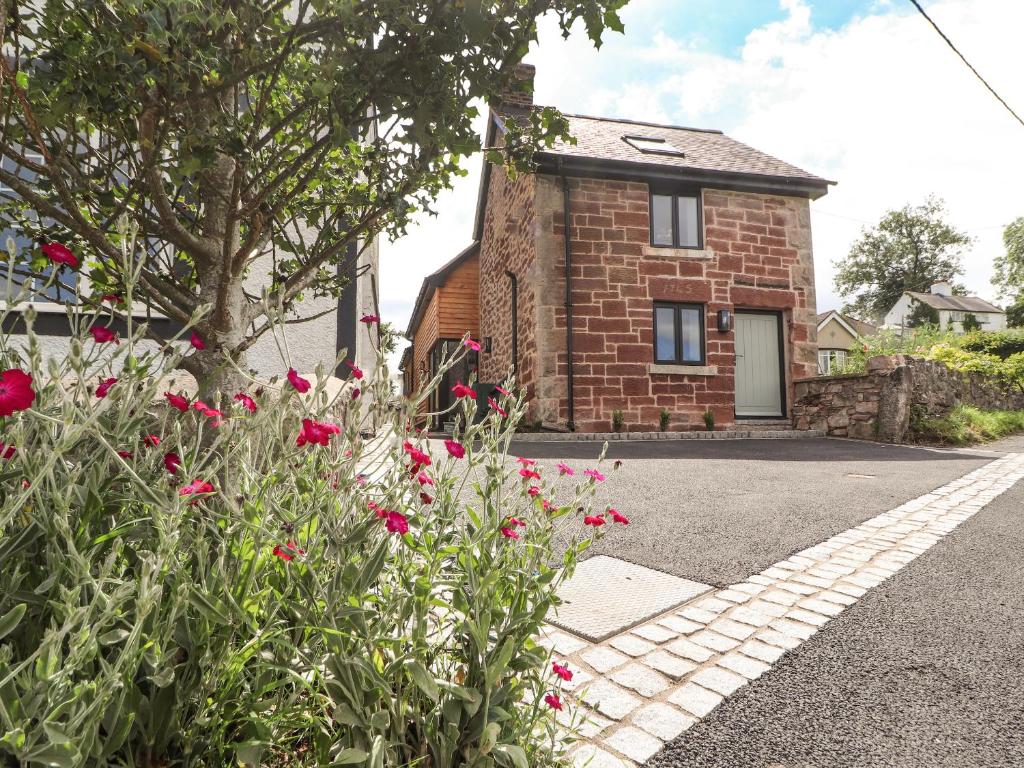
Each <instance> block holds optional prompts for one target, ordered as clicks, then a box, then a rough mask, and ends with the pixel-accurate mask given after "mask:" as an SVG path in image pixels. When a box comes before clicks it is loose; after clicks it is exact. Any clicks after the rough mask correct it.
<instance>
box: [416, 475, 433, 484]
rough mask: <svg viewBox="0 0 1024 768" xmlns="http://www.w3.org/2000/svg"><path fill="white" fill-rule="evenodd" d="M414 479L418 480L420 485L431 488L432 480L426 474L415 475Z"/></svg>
mask: <svg viewBox="0 0 1024 768" xmlns="http://www.w3.org/2000/svg"><path fill="white" fill-rule="evenodd" d="M416 479H417V480H419V483H420V485H430V486H433V484H434V479H433V478H432V477H431V476H430V475H428V474H427V473H426V472H420V473H419V474H418V475H416Z"/></svg>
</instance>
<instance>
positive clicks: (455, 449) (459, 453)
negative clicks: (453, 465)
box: [444, 440, 466, 459]
mask: <svg viewBox="0 0 1024 768" xmlns="http://www.w3.org/2000/svg"><path fill="white" fill-rule="evenodd" d="M444 447H445V448H447V449H448V453H449V454H450V455H452V456H454V457H455V458H456V459H461V458H462V457H463V456H465V455H466V449H465V448H464V447H463V446H462V445H460V444H459V443H457V442H455V441H454V440H445V441H444Z"/></svg>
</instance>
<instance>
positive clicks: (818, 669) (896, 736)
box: [648, 482, 1024, 768]
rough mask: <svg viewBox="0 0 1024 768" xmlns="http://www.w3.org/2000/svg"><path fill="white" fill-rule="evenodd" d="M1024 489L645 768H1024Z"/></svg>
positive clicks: (1001, 501)
mask: <svg viewBox="0 0 1024 768" xmlns="http://www.w3.org/2000/svg"><path fill="white" fill-rule="evenodd" d="M1022 574H1024V482H1021V483H1018V484H1017V485H1016V486H1015V487H1014V488H1013V489H1011V490H1010V491H1008V492H1006V493H1004V494H1003V495H1002V496H1000V497H999V498H998V499H996V501H994V502H993V503H992V504H991V505H989V506H988V507H987V508H985V509H984V510H982V511H981V512H980V513H979V514H978V515H976V516H975V517H974V518H972V519H971V520H969V521H968V522H966V523H964V524H963V525H962V526H961V527H960V528H958V529H957V530H956V531H955V532H953V534H951V535H950V536H949V537H948V538H947V539H945V540H944V541H942V542H940V543H939V544H937V545H936V546H935V547H933V548H932V549H931V550H929V551H928V552H927V553H925V554H924V555H922V556H921V557H919V558H918V559H917V560H915V561H913V562H912V563H911V564H910V565H908V566H907V567H906V568H905V569H904V570H903V571H901V572H900V573H898V574H897V575H896V576H894V577H893V578H891V579H889V580H888V581H886V582H884V583H883V584H882V585H881V586H879V587H877V588H875V589H873V590H870V591H869V592H868V593H867V595H866V596H865V597H864V598H863V599H862V600H861V602H859V603H858V604H857V605H855V606H854V607H853V608H851V609H849V610H847V611H846V612H845V613H843V614H841V615H840V616H839V617H838V618H836V619H834V620H833V621H831V622H830V623H829V624H827V625H826V627H825V628H824V629H823V630H822V631H820V632H819V633H818V634H816V635H814V636H813V637H812V638H811V639H810V640H808V641H807V642H806V643H804V644H803V645H802V646H800V647H799V648H798V649H796V651H793V652H791V653H789V654H787V655H786V656H785V657H783V659H782V660H781V661H780V662H779V663H778V664H777V666H776V667H775V668H774V669H772V670H771V671H769V672H767V673H766V674H765V675H764V676H763V677H761V678H760V679H758V680H757V681H755V682H753V683H751V684H750V685H748V686H746V687H745V688H743V689H741V690H740V691H739V692H737V693H736V694H735V695H734V696H733V697H732V698H730V699H729V700H727V701H726V702H725V703H724V704H722V705H721V706H720V707H719V708H718V709H717V710H715V711H714V712H713V713H712V714H711V715H709V716H708V717H707V718H706V719H704V720H703V721H701V722H700V723H698V724H697V725H695V726H693V727H692V728H691V729H690V730H689V731H687V732H686V733H684V734H683V735H682V736H681V737H680V738H679V739H677V740H676V741H674V742H672V743H670V744H669V745H668V746H667V747H666V749H665V750H663V751H662V752H661V753H659V754H658V755H656V756H655V757H654V758H652V759H651V761H650V762H649V763H648V765H649V766H650V767H651V768H1019V767H1020V766H1022V765H1024V726H1022V723H1024V687H1022V686H1021V684H1020V675H1021V670H1024V587H1022Z"/></svg>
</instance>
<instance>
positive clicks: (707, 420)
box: [704, 408, 715, 432]
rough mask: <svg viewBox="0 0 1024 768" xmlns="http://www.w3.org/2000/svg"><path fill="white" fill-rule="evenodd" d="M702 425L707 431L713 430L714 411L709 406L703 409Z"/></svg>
mask: <svg viewBox="0 0 1024 768" xmlns="http://www.w3.org/2000/svg"><path fill="white" fill-rule="evenodd" d="M704 426H705V427H706V428H707V430H708V432H714V430H715V413H714V411H712V410H711V409H710V408H708V409H707V410H706V411H704Z"/></svg>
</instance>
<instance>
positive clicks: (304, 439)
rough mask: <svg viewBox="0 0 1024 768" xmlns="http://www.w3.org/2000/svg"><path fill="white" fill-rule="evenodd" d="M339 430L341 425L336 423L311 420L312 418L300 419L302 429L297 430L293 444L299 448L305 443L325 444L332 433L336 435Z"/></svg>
mask: <svg viewBox="0 0 1024 768" xmlns="http://www.w3.org/2000/svg"><path fill="white" fill-rule="evenodd" d="M340 432H341V427H339V426H338V425H337V424H328V423H326V422H320V421H313V420H312V419H303V420H302V429H301V430H299V436H298V437H297V438H296V440H295V444H296V445H297V446H299V447H300V448H301V447H302V446H303V445H306V444H307V443H312V444H315V445H327V443H328V441H329V440H330V439H331V436H332V435H337V434H339V433H340Z"/></svg>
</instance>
